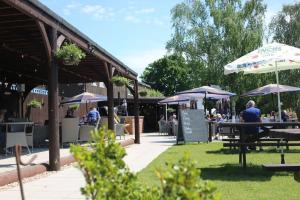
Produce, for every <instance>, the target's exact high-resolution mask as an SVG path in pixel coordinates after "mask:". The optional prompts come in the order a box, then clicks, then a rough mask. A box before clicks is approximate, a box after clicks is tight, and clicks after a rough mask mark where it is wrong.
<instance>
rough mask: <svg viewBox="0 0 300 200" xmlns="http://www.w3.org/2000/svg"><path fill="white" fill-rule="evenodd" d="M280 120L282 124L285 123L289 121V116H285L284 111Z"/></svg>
mask: <svg viewBox="0 0 300 200" xmlns="http://www.w3.org/2000/svg"><path fill="white" fill-rule="evenodd" d="M281 119H282V121H283V122H286V121H287V120H288V119H289V115H288V114H287V112H286V110H283V111H282V112H281Z"/></svg>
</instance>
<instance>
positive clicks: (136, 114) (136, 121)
mask: <svg viewBox="0 0 300 200" xmlns="http://www.w3.org/2000/svg"><path fill="white" fill-rule="evenodd" d="M138 85H139V84H138V81H137V80H135V81H134V93H135V94H134V96H133V97H134V129H135V130H134V131H135V133H134V143H136V144H140V143H141V140H140V116H139V111H140V109H139V92H138V91H139V88H138Z"/></svg>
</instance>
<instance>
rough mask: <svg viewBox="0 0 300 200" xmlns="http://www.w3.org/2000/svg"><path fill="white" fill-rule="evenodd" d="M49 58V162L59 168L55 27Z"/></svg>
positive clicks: (56, 168)
mask: <svg viewBox="0 0 300 200" xmlns="http://www.w3.org/2000/svg"><path fill="white" fill-rule="evenodd" d="M50 44H51V58H50V65H49V73H48V118H49V164H50V170H52V171H58V170H60V152H59V116H58V65H57V63H56V60H55V52H56V47H57V29H55V28H51V31H50Z"/></svg>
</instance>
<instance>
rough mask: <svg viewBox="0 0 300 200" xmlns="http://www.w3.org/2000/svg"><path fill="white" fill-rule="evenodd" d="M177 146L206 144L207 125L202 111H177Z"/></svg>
mask: <svg viewBox="0 0 300 200" xmlns="http://www.w3.org/2000/svg"><path fill="white" fill-rule="evenodd" d="M178 117H179V118H178V119H179V123H178V134H177V144H178V143H179V142H184V143H185V142H207V141H208V127H207V126H208V125H207V123H206V121H205V118H204V110H196V109H186V110H179V116H178Z"/></svg>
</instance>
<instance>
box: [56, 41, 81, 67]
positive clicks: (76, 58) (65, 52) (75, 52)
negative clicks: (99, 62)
mask: <svg viewBox="0 0 300 200" xmlns="http://www.w3.org/2000/svg"><path fill="white" fill-rule="evenodd" d="M55 56H56V58H57V59H58V60H61V61H62V62H63V64H65V65H79V63H80V61H81V60H82V59H84V58H85V56H86V55H85V53H84V52H83V51H82V50H81V49H80V48H79V47H78V46H77V45H76V44H73V43H64V44H63V45H62V46H61V47H60V48H59V49H58V51H57V52H56V54H55Z"/></svg>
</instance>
